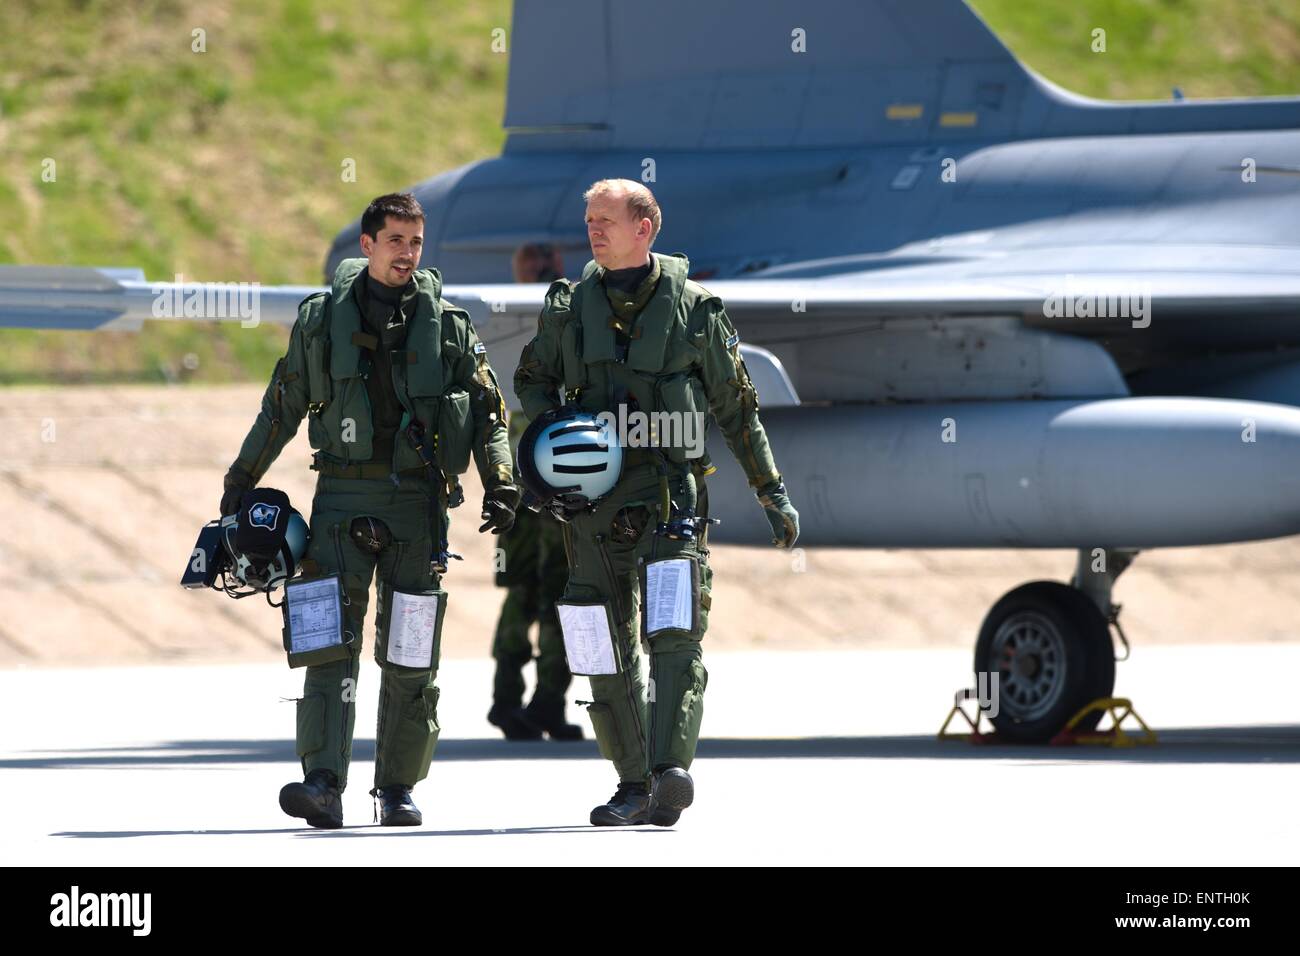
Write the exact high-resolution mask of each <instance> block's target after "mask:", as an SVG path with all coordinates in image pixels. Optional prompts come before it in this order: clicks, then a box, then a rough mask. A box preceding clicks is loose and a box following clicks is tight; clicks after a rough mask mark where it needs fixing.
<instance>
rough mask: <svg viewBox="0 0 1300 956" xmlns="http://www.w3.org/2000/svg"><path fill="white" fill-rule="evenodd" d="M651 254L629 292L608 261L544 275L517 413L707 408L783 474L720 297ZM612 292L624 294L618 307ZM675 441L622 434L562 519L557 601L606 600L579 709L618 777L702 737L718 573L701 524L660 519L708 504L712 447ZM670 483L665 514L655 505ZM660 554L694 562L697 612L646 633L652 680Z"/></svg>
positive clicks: (773, 472)
mask: <svg viewBox="0 0 1300 956" xmlns="http://www.w3.org/2000/svg"><path fill="white" fill-rule="evenodd" d="M652 255H653V256H654V263H653V264H652V266H653V268H652V271H651V274H650V275H649V276H648V277H647V278H646V280H645V281H644V283H643V285H642V288H641V289H639V290H638V293H637V294H636V295H634V296H632V297H630V299H629V297H626V296H624V297H622V299H621V300H619V297H618V296H617V295H614V296H611V295H610V294H609V293H608V292H607V290H606V289H605V287H604V285H603V283H602V277H603V275H604V270H602V269H600V268H598V267H596V266H595V265H594V263H589V264H588V266H587V269H586V270H585V271H584V275H583V278H582V280H581V281H580V282H577V283H571V282H569V281H567V280H564V279H561V280H558V281H556V282H555V283H553V284H552V285H551V287H550V289H549V290H548V291H547V295H546V304H545V306H544V307H543V309H542V313H541V316H540V318H539V319H538V328H537V335H536V336H535V337H534V338H533V340H532V341H531V342H530V343H529V344H528V345H527V346H525V348H524V351H523V354H522V355H521V356H520V360H519V367H518V369H517V370H516V372H515V393H516V394H517V395H518V396H519V400H520V402H521V404H522V406H523V410H524V412H525V414H527V415H529V416H530V417H534V416H537V415H539V414H541V413H542V412H544V411H546V410H547V409H550V408H555V407H557V406H559V405H560V404H561V402H562V401H563V402H564V403H567V404H573V405H576V406H578V407H580V408H582V409H583V410H585V411H588V412H591V413H593V414H599V413H600V412H611V413H614V414H617V411H618V406H619V405H627V406H629V407H630V408H635V409H639V410H640V411H643V412H648V413H653V412H659V411H667V412H678V413H681V414H683V415H690V414H698V415H702V416H706V415H709V414H711V415H712V416H713V418H714V419H715V420H716V421H717V424H718V427H719V429H720V431H721V432H722V435H723V437H724V439H725V440H726V443H727V446H728V448H729V449H730V450H731V452H732V454H734V455H735V456H736V459H737V461H739V463H740V465H741V467H742V468H743V469H744V472H745V475H746V477H747V479H748V481H749V484H750V485H751V486H752V487H753V488H755V489H758V488H760V487H763V486H764V485H767V484H768V483H770V482H772V481H773V480H779V477H780V476H779V473H778V472H777V469H776V465H775V463H774V462H773V460H772V454H771V451H770V449H769V448H768V443H767V437H766V434H765V433H764V431H763V426H762V424H761V423H760V421H759V418H758V400H757V395H756V393H755V391H754V386H753V384H752V382H751V381H750V378H749V373H748V371H747V370H746V368H745V364H744V362H743V361H742V360H741V358H740V351H739V337H738V336H737V335H736V333H735V329H734V328H733V327H732V325H731V321H730V320H729V319H728V318H727V314H726V311H725V309H724V307H723V304H722V301H721V300H720V299H718V298H717V297H716V296H713V295H711V294H710V293H709V292H708V291H707V290H706V289H704V288H703V287H702V286H700V285H699V284H697V283H695V282H693V281H691V280H689V279H688V278H687V273H688V272H689V263H688V262H687V260H686V258H685V256H663V255H659V254H657V253H654V254H652ZM647 284H649V286H648V287H647ZM614 300H619V301H620V302H621V305H620V306H619V307H617V308H616V306H615V305H614ZM629 301H633V302H634V305H633V309H635V306H636V305H639V304H640V303H644V305H642V306H641V307H640V309H639V311H635V313H634V314H629V312H628V311H627V309H626V307H627V305H628V302H629ZM616 313H617V314H616ZM660 437H661V438H662V437H663V436H660ZM700 440H701V441H702V440H703V435H702V433H701V435H700ZM683 444H684V443H681V442H679V443H677V445H676V446H670V445H667V444H664V445H662V446H661V447H660V449H659V454H656V453H655V451H654V450H652V449H647V448H626V449H625V451H624V457H625V461H624V467H623V473H622V477H621V478H620V480H619V483H618V485H617V486H616V488H615V489H614V491H613V492H612V493H611V494H609V495H608V496H606V497H605V498H604V499H602V500H601V501H600V502H599V504H598V505H597V506H596V508H595V509H594V511H591V512H583V513H580V514H578V515H576V516H575V517H574V518H573V519H572V521H571V522H569V523H568V524H567V525H566V526H565V528H564V532H565V546H566V550H567V552H568V559H569V582H568V586H567V587H566V589H565V592H564V601H566V602H568V601H574V602H592V601H602V602H608V604H609V606H610V608H611V611H612V613H613V620H614V622H615V625H616V630H617V633H616V635H615V640H616V642H617V648H616V650H617V653H618V656H619V657H620V659H621V662H622V668H621V670H620V672H619V673H618V674H615V675H607V676H594V677H591V678H590V680H591V691H592V697H593V699H594V700H593V703H592V704H591V706H590V708H589V710H588V713H589V714H590V715H591V722H592V726H593V729H594V730H595V733H596V739H597V741H598V742H599V744H600V749H601V753H602V754H603V755H604V756H605V757H606V758H607V759H609V760H611V761H612V762H613V763H614V765H615V767H616V769H617V771H618V774H619V779H620V781H622V782H624V783H642V782H648V779H649V776H650V774H651V772H653V771H658V770H662V769H664V768H666V767H681V768H682V769H688V768H689V767H690V765H691V761H692V760H693V759H694V756H695V749H696V744H697V742H698V740H699V733H700V721H701V718H702V716H703V695H704V690H705V687H706V685H707V682H708V672H707V671H706V670H705V668H704V665H703V663H702V660H701V649H700V640H701V639H702V638H703V636H704V633H705V631H706V630H707V628H708V612H709V606H710V603H711V585H712V579H713V572H712V569H710V568H709V565H708V554H709V549H708V546H707V535H704V534H701V535H699V536H698V537H695V538H690V539H678V538H670V537H667V536H666V535H660V534H658V533H656V528H657V525H659V524H660V523H661V522H666V521H668V520H669V518H670V517H671V516H677V515H681V514H691V513H694V514H696V515H700V516H704V515H706V514H707V507H708V504H707V495H706V490H705V486H704V478H705V477H706V476H707V475H708V474H710V473H712V471H713V468H712V466H711V465H709V464H708V456H707V454H705V455H701V456H698V457H689V456H688V454H687V451H688V449H686V448H685V447H683ZM661 469H662V471H663V472H666V474H662V473H661ZM665 485H666V487H665ZM665 491H666V492H667V495H668V497H669V500H670V504H669V510H670V511H671V515H669V514H665V513H664V508H663V504H662V501H663V498H664V493H665ZM665 557H685V558H688V559H689V560H691V561H693V562H694V563H695V564H696V565H697V570H698V575H697V577H696V579H695V580H696V581H697V583H696V585H695V587H694V599H695V600H696V602H697V604H698V613H697V614H696V615H695V622H694V626H693V627H692V628H691V629H689V630H661V631H659V632H657V633H656V635H655V636H654V637H652V638H651V639H650V641H649V642H648V643H649V646H648V648H647V649H648V651H649V659H650V663H649V682H648V684H647V680H646V675H645V674H643V672H642V671H643V666H642V648H641V643H642V642H641V638H640V631H639V629H638V616H637V611H638V607H639V605H640V603H641V602H642V600H643V595H642V593H641V587H642V586H641V581H640V574H639V569H640V567H641V564H642V563H643V562H645V561H648V560H654V559H657V558H665Z"/></svg>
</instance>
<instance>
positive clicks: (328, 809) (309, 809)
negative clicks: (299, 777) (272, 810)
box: [280, 769, 343, 830]
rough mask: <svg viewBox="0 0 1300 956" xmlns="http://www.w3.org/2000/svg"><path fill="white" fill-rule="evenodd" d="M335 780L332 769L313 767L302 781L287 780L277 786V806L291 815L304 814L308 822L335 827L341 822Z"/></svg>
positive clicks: (338, 792) (341, 817) (327, 828)
mask: <svg viewBox="0 0 1300 956" xmlns="http://www.w3.org/2000/svg"><path fill="white" fill-rule="evenodd" d="M338 782H339V781H338V777H336V776H335V775H334V771H332V770H324V769H316V770H313V771H312V772H311V773H309V774H307V779H306V780H304V781H303V782H302V783H288V784H285V785H284V786H283V787H282V788H281V789H280V809H281V810H283V811H284V812H285V813H287V814H289V816H291V817H303V818H305V819H306V821H307V823H308V824H309V825H310V826H313V827H320V828H321V829H323V830H336V829H338V828H339V827H341V826H343V798H342V791H340V790H339V786H338Z"/></svg>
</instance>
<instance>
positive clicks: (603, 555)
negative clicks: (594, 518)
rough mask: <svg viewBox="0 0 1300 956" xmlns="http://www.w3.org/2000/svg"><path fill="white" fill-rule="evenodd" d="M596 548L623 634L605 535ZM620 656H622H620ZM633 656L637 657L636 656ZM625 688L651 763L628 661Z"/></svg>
mask: <svg viewBox="0 0 1300 956" xmlns="http://www.w3.org/2000/svg"><path fill="white" fill-rule="evenodd" d="M596 546H597V547H598V548H599V549H600V560H601V563H602V564H604V566H605V576H606V577H607V578H608V579H609V587H610V597H611V600H612V601H613V602H614V612H615V614H616V615H617V617H618V624H619V627H620V634H621V633H622V631H621V627H622V624H623V622H624V614H623V592H622V590H621V589H620V587H619V583H618V576H617V575H615V573H614V562H613V561H611V560H610V557H609V549H608V548H606V547H605V536H604V535H603V534H598V535H596ZM620 650H621V649H620ZM620 656H622V655H621V654H620ZM633 656H634V657H635V655H633ZM623 688H624V690H626V691H627V699H628V703H629V704H630V705H631V707H632V719H633V720H634V721H636V735H637V739H638V740H640V741H641V753H642V754H644V755H645V759H646V761H649V759H650V748H649V747H648V746H647V745H646V736H645V728H644V727H642V726H641V705H640V702H639V701H638V700H637V699H636V694H635V693H634V691H633V685H632V674H631V671H630V670H629V662H627V661H624V663H623ZM643 769H644V765H643Z"/></svg>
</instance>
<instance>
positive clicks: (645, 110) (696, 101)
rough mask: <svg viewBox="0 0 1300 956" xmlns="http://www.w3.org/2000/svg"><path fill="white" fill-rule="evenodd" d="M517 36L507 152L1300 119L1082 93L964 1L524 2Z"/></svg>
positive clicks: (741, 145) (1061, 132) (993, 135)
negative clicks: (1012, 47)
mask: <svg viewBox="0 0 1300 956" xmlns="http://www.w3.org/2000/svg"><path fill="white" fill-rule="evenodd" d="M511 36H512V38H513V39H512V43H513V49H512V51H511V62H510V78H509V91H508V99H507V104H506V118H505V125H506V128H507V131H508V133H509V139H508V141H507V145H506V151H507V152H532V151H546V150H591V151H603V150H636V149H651V148H653V149H654V150H656V151H660V152H662V151H667V150H674V149H761V148H781V147H785V148H789V147H841V146H847V147H853V146H867V145H877V144H887V143H907V144H926V143H931V142H933V143H940V142H942V143H952V142H960V141H963V140H999V139H1017V138H1032V137H1040V136H1083V135H1105V134H1107V133H1116V134H1119V133H1129V134H1131V133H1142V132H1152V133H1155V132H1189V131H1193V130H1218V129H1247V128H1278V127H1286V126H1295V125H1297V122H1300V100H1297V99H1291V98H1286V99H1282V98H1271V99H1267V100H1255V101H1237V102H1233V101H1202V102H1199V103H1198V102H1193V101H1190V100H1183V101H1179V102H1157V103H1109V102H1103V101H1099V100H1090V99H1087V98H1085V97H1080V96H1075V95H1074V94H1071V93H1068V92H1066V91H1064V90H1062V89H1060V88H1058V87H1056V86H1054V85H1052V84H1051V83H1050V82H1048V81H1046V80H1043V79H1042V78H1041V77H1039V76H1037V75H1036V74H1035V73H1033V71H1032V70H1030V69H1028V68H1027V67H1026V66H1025V65H1024V64H1022V63H1021V62H1020V61H1019V60H1017V59H1016V57H1015V56H1014V55H1013V54H1012V53H1011V52H1010V51H1009V50H1008V49H1007V47H1006V46H1005V45H1004V44H1003V43H1002V41H1001V40H999V39H998V37H997V36H995V35H994V33H993V31H992V30H990V29H989V27H988V26H987V25H986V24H985V23H984V22H983V21H982V20H981V19H980V18H979V16H978V15H977V14H976V13H975V12H974V11H973V10H972V9H971V8H970V7H969V6H967V5H966V3H965V2H963V0H808V2H805V3H801V4H790V3H777V2H758V0H708V2H700V0H655V2H654V3H653V4H645V3H633V2H629V0H518V2H516V4H515V12H514V28H513V31H512V34H511ZM1086 39H1087V38H1084V40H1086ZM1081 42H1082V41H1081ZM650 155H653V154H650Z"/></svg>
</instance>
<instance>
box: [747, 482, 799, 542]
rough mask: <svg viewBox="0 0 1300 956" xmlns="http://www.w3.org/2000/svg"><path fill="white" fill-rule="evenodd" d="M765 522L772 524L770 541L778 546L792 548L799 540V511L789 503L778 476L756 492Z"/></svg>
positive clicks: (788, 497)
mask: <svg viewBox="0 0 1300 956" xmlns="http://www.w3.org/2000/svg"><path fill="white" fill-rule="evenodd" d="M756 494H757V495H758V503H759V504H760V505H762V506H763V514H765V515H767V523H768V524H770V525H771V526H772V543H773V544H774V545H776V546H777V547H778V548H793V547H794V543H795V542H796V541H797V540H799V512H797V511H795V510H794V506H793V505H791V504H790V496H789V495H787V494H786V493H785V485H784V484H782V483H781V480H780V479H779V478H778V479H777V480H776V481H772V482H768V483H767V484H766V485H764V486H763V487H762V488H759V489H758V491H757V492H756Z"/></svg>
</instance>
